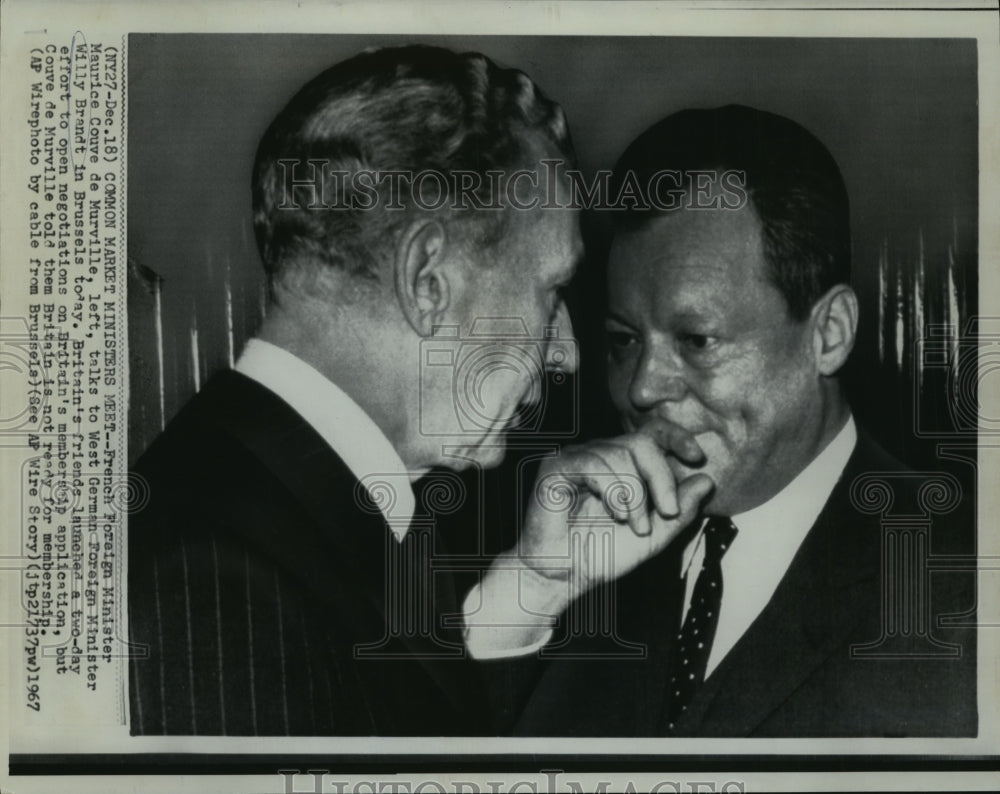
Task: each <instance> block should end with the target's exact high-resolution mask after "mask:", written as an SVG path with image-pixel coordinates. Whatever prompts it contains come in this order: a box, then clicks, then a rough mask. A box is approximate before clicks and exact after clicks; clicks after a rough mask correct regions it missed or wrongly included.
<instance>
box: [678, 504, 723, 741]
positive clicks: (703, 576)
mask: <svg viewBox="0 0 1000 794" xmlns="http://www.w3.org/2000/svg"><path fill="white" fill-rule="evenodd" d="M736 531H737V530H736V526H735V525H734V524H733V522H732V521H730V520H729V519H728V518H717V517H712V518H709V519H708V522H707V523H706V524H705V529H704V543H705V560H704V562H703V563H702V566H701V571H700V572H699V573H698V579H697V581H696V582H695V584H694V590H693V591H692V593H691V604H690V606H689V607H688V612H687V617H686V618H685V619H684V625H683V626H682V627H681V632H680V634H678V635H677V643H678V646H677V655H676V657H675V658H674V669H673V672H672V673H671V677H670V692H669V702H668V707H667V715H668V716H667V722H668V728H669V730H673V729H674V725H675V724H676V723H677V721H678V720H679V719H680V717H681V715H682V714H684V712H685V711H687V707H688V704H689V703H690V702H691V698H693V697H694V693H695V692H696V691H697V689H698V687H699V686H701V684H702V682H703V681H704V680H705V668H706V667H707V666H708V656H709V653H711V651H712V640H713V639H714V638H715V627H716V626H717V625H718V622H719V606H720V605H721V604H722V555H723V554H725V553H726V549H728V548H729V546H730V544H731V543H732V542H733V538H735V537H736ZM688 575H689V576H690V574H688Z"/></svg>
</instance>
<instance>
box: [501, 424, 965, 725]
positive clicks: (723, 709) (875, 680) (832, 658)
mask: <svg viewBox="0 0 1000 794" xmlns="http://www.w3.org/2000/svg"><path fill="white" fill-rule="evenodd" d="M876 472H878V473H882V475H880V477H881V478H882V479H885V480H886V481H887V482H889V483H890V484H891V488H892V491H893V493H894V499H895V501H894V504H893V505H892V506H891V507H890V508H887V509H889V510H891V512H892V514H893V515H900V514H910V515H911V516H914V517H916V516H919V515H920V514H921V512H923V510H922V508H921V506H920V504H919V503H918V501H919V497H920V485H921V483H922V482H924V480H921V479H920V478H919V477H916V478H913V477H909V476H907V473H906V469H905V468H904V467H903V466H902V464H900V463H899V462H898V461H895V460H893V459H892V458H891V457H890V456H888V455H887V454H886V453H885V452H884V451H883V450H881V449H879V448H878V447H877V446H876V445H875V444H874V442H872V441H871V440H870V439H869V438H867V437H865V436H864V434H862V435H861V438H860V440H859V443H858V446H857V448H856V449H855V451H854V453H853V455H852V456H851V458H850V461H849V462H848V464H847V467H846V468H845V471H844V473H843V475H842V476H841V478H840V480H839V482H838V483H837V485H836V487H835V489H834V491H833V492H832V494H831V496H830V498H829V500H828V501H827V504H826V505H825V507H824V509H823V511H822V513H821V514H820V516H819V518H818V519H817V521H816V524H815V525H814V526H813V527H812V529H811V530H810V532H809V533H808V535H807V537H806V539H805V541H804V542H803V544H802V546H801V547H800V549H799V551H798V553H797V555H796V556H795V558H794V560H793V562H792V564H791V566H790V567H789V570H788V571H787V572H786V574H785V576H784V578H783V579H782V580H781V582H780V584H779V586H778V589H777V590H776V592H775V594H774V596H773V597H772V599H771V601H770V602H769V603H768V605H767V606H766V607H765V609H764V610H763V612H762V613H761V614H760V615H759V617H758V618H757V619H756V620H755V621H754V623H753V624H752V625H751V627H750V628H749V629H748V630H747V632H746V633H745V634H744V636H743V637H742V638H741V639H740V641H739V642H738V643H737V645H736V646H735V647H734V648H733V649H732V650H731V651H730V652H729V653H728V655H727V656H726V657H725V658H724V659H723V661H722V662H721V664H720V665H719V667H718V668H717V669H716V670H715V671H714V672H713V674H712V675H710V676H709V678H708V680H707V681H706V682H705V685H704V686H703V687H702V689H701V690H700V691H699V692H698V694H697V695H696V696H695V698H694V700H693V702H692V703H691V705H690V707H689V710H688V712H687V713H686V714H685V715H684V717H682V719H681V721H680V722H679V723H678V725H677V729H676V731H675V732H674V733H673V735H689V736H791V737H794V736H824V737H834V736H974V735H976V730H977V716H976V679H975V675H976V665H975V662H976V649H975V635H974V630H973V629H969V628H948V627H947V626H946V627H939V626H937V625H936V623H937V621H936V618H937V617H939V616H942V615H945V614H948V613H962V612H968V611H969V610H974V607H975V590H974V585H975V581H974V576H971V575H969V574H968V573H967V572H966V573H957V572H934V573H933V574H928V580H927V581H925V584H929V590H930V601H929V603H927V604H926V605H925V607H926V608H927V609H928V610H929V611H928V612H926V613H924V614H925V615H926V620H925V621H923V622H924V623H925V624H926V625H928V626H929V628H930V638H931V641H928V639H927V637H926V636H923V637H921V636H919V632H917V631H913V630H910V631H909V636H908V637H907V636H903V634H902V631H901V629H902V628H903V626H902V625H900V624H899V623H895V624H894V623H892V621H891V620H890V619H889V618H884V615H885V614H886V613H887V612H890V611H891V610H889V608H888V607H889V605H890V604H891V603H894V602H893V598H894V597H893V595H892V592H891V590H890V589H886V590H883V587H884V586H886V587H887V588H888V586H890V585H892V586H898V587H899V588H900V589H899V590H898V591H897V592H903V591H908V585H906V584H905V583H904V582H903V581H902V580H901V579H900V578H899V577H895V578H893V577H887V576H885V575H884V574H883V571H882V568H883V538H884V537H885V538H887V541H886V542H887V548H888V551H887V555H888V558H889V559H892V558H893V557H894V555H895V553H896V551H897V547H896V546H895V545H894V544H895V542H896V541H895V540H894V539H892V538H890V537H889V535H886V534H885V533H884V532H883V527H882V524H883V519H882V516H881V515H879V514H878V513H872V512H868V510H871V509H874V508H875V507H877V505H876V504H875V503H876V502H877V501H878V498H879V495H880V494H879V492H878V487H877V486H875V490H870V489H869V490H868V492H867V496H864V495H861V494H860V493H859V492H856V493H855V496H854V498H853V499H852V496H851V487H852V485H853V484H854V483H855V479H856V478H858V477H859V476H864V475H866V474H872V473H876ZM883 475H884V476H883ZM927 496H928V494H927V493H925V494H924V495H923V498H924V501H925V502H926V501H927ZM866 499H867V500H869V502H870V503H869V504H868V506H867V507H864V506H863V505H862V506H861V507H859V504H860V503H862V502H864V501H865V500H866ZM932 501H933V500H932ZM970 506H971V505H969V504H964V505H960V506H959V507H958V508H957V509H955V510H953V511H952V512H951V513H950V514H949V515H947V516H945V517H938V519H937V520H936V521H935V523H934V530H935V532H936V533H937V534H938V535H940V534H941V532H942V526H948V525H949V522H952V523H954V522H956V521H957V522H959V524H961V523H962V522H968V521H969V520H970V514H969V513H968V512H964V513H963V509H967V508H969V507H970ZM919 523H920V520H919V519H918V518H912V519H910V520H904V521H903V524H902V526H907V527H915V526H917V525H918V524H919ZM965 526H966V527H967V528H968V527H971V524H969V523H966V524H965ZM904 534H905V533H904ZM931 534H932V535H933V534H934V533H931ZM890 535H891V533H890ZM918 535H919V533H918ZM909 537H910V539H911V540H917V541H918V542H921V541H919V540H918V536H917V535H913V534H910V535H909ZM924 537H925V539H926V536H924ZM968 540H969V542H970V546H969V547H968V551H971V535H970V537H969V538H968ZM902 542H903V543H904V544H906V543H909V541H906V540H904V541H902ZM675 546H677V547H682V546H683V542H681V543H677V544H675ZM902 548H904V549H905V548H907V547H906V546H905V545H904V546H903V547H902ZM924 551H926V549H924ZM931 551H933V549H931ZM912 552H913V549H912V548H911V549H910V552H908V553H912ZM762 562H765V561H762ZM907 568H908V566H907V565H903V566H902V567H901V570H905V569H907ZM679 570H680V566H679V557H678V552H677V550H676V549H674V550H668V553H665V554H663V555H660V556H659V557H657V558H655V559H654V560H651V561H650V562H648V563H645V564H644V565H642V566H640V567H639V568H638V569H637V570H636V571H634V572H633V573H632V574H630V575H629V576H628V577H626V578H624V579H623V580H621V581H620V582H619V583H618V584H617V585H616V586H614V587H611V588H606V589H605V590H604V591H603V592H601V593H598V594H594V595H593V597H592V598H591V599H590V603H589V605H588V604H586V603H584V604H582V605H578V606H577V607H576V609H578V610H583V611H585V612H586V611H587V610H589V613H588V614H595V609H596V608H597V607H599V606H600V605H601V604H602V603H603V604H604V605H608V604H611V606H612V608H613V611H614V614H616V615H617V622H616V623H615V624H614V632H613V636H608V635H609V633H611V632H609V631H607V630H605V631H603V632H601V631H596V632H592V636H590V637H583V636H580V635H581V632H579V631H578V632H577V634H576V636H574V637H572V638H571V639H570V640H569V641H568V642H567V643H566V644H564V645H561V643H559V642H557V643H556V646H557V647H556V649H555V650H551V649H550V653H553V654H554V656H555V658H553V659H552V660H551V661H549V662H547V663H545V669H544V672H543V673H542V675H541V682H540V683H539V684H538V685H537V686H534V691H533V693H532V694H531V696H530V698H529V699H528V705H527V707H526V709H525V710H524V711H523V713H522V714H521V715H520V719H519V720H518V721H517V725H516V732H517V733H519V734H523V735H552V734H555V735H599V736H608V735H622V736H632V735H667V734H668V732H667V730H666V724H665V719H664V712H665V708H664V706H665V702H666V701H665V695H666V692H665V683H666V679H667V677H668V671H669V670H670V665H671V654H672V652H673V650H674V649H673V646H672V644H671V638H673V637H675V636H676V634H677V632H678V630H679V624H680V607H681V602H682V598H683V586H682V583H681V580H680V578H679ZM884 604H885V605H884ZM895 614H899V613H895ZM579 617H580V616H579V615H578V625H584V622H583V621H580V620H579ZM972 620H974V615H971V614H970V615H968V616H967V617H966V618H965V619H964V621H965V622H966V624H968V623H969V622H971V621H972ZM919 623H920V621H917V624H915V625H919ZM591 625H593V623H592V624H591ZM602 634H603V635H604V636H601V635H602ZM883 635H885V637H884V640H883V641H882V642H881V643H879V641H880V638H883ZM935 642H937V643H954V644H956V645H957V651H958V652H960V654H961V655H960V656H959V657H956V656H949V655H935V654H940V653H942V652H943V653H944V654H947V653H949V651H948V650H946V649H944V648H942V647H939V646H938V645H935V644H934V643H935ZM627 643H633V646H632V647H630V646H629V645H628V644H627ZM636 643H638V647H640V648H643V647H644V650H643V651H642V652H643V653H644V655H643V656H641V657H637V656H636V655H635V653H636V647H634V644H636ZM866 644H867V645H869V649H868V651H866V650H865V649H864V648H861V647H860V646H864V645H866ZM560 645H561V647H560ZM875 646H877V647H875ZM852 648H853V651H852ZM873 652H875V653H873ZM866 653H867V655H866ZM887 653H895V654H896V655H897V658H892V657H891V656H886V655H885V654H887ZM600 654H604V655H605V656H604V658H601V657H600ZM629 654H632V655H631V656H629ZM877 654H882V655H877ZM900 654H904V655H902V656H900ZM914 654H918V655H914ZM588 655H589V658H587V657H588ZM615 655H617V657H618V658H612V657H614V656H615ZM920 655H924V656H925V657H926V658H921V656H920ZM560 656H561V657H562V658H559V657H560ZM573 657H576V658H573ZM528 689H529V690H530V687H528ZM515 703H517V705H518V707H519V705H520V704H519V703H518V701H517V697H516V696H514V697H512V698H511V700H510V701H509V702H508V704H507V708H508V709H509V710H510V715H509V716H510V717H511V719H514V718H515V717H516V716H517V713H516V712H517V708H515V707H514V705H513V704H515Z"/></svg>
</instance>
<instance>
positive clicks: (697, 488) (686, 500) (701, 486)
mask: <svg viewBox="0 0 1000 794" xmlns="http://www.w3.org/2000/svg"><path fill="white" fill-rule="evenodd" d="M714 490H715V483H714V482H713V481H712V478H711V477H709V476H708V475H707V474H702V473H698V474H692V475H691V476H690V477H688V478H687V479H686V480H684V481H682V482H681V483H680V484H679V485H678V486H677V505H678V507H679V508H680V515H679V516H678V517H677V519H676V520H677V521H678V522H679V523H680V524H681V525H682V526H687V525H688V524H689V523H691V521H692V520H694V517H695V516H696V515H697V514H698V511H699V510H701V506H702V504H703V503H704V502H705V500H706V499H707V498H708V496H709V494H711V493H712V491H714Z"/></svg>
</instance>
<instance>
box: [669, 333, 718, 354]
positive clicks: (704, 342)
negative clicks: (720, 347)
mask: <svg viewBox="0 0 1000 794" xmlns="http://www.w3.org/2000/svg"><path fill="white" fill-rule="evenodd" d="M678 339H679V340H680V342H681V344H682V345H683V346H684V347H685V348H687V349H688V350H694V351H696V352H701V351H703V350H708V349H709V348H711V347H713V346H714V345H715V343H716V342H717V341H718V340H717V339H716V338H715V337H714V336H708V335H707V334H680V335H679V336H678Z"/></svg>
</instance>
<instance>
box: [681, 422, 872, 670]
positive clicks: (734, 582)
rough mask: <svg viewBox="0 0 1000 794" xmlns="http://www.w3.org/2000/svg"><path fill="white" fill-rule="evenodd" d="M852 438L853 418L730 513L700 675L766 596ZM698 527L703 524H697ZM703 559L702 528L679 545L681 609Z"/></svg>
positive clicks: (741, 630)
mask: <svg viewBox="0 0 1000 794" xmlns="http://www.w3.org/2000/svg"><path fill="white" fill-rule="evenodd" d="M857 439H858V431H857V426H856V425H855V424H854V418H853V417H852V416H848V419H847V422H846V423H845V424H844V426H843V427H842V428H841V429H840V431H839V432H838V433H837V435H836V436H834V438H833V440H832V441H831V442H830V443H829V444H827V445H826V447H825V448H824V449H823V450H822V452H820V453H819V455H817V456H816V457H815V458H813V460H812V461H811V462H810V463H809V465H807V466H806V467H805V468H804V469H803V470H802V471H801V472H799V473H798V475H796V477H795V478H794V479H793V480H792V481H791V482H790V483H788V485H786V486H785V487H784V488H782V489H781V491H779V492H778V493H777V494H775V495H774V496H773V497H771V498H770V499H769V500H768V501H766V502H764V504H762V505H759V506H758V507H755V508H753V509H751V510H747V511H746V512H744V513H739V514H737V515H734V516H732V521H733V523H734V524H735V525H736V528H737V529H738V530H739V533H738V534H737V536H736V538H735V540H733V543H732V544H731V546H730V547H729V549H728V551H727V552H726V555H725V556H724V557H723V558H722V580H723V596H722V606H721V607H720V609H719V622H718V627H717V629H716V635H715V640H714V641H713V643H712V651H711V654H710V656H709V661H708V669H707V670H706V675H708V674H709V673H711V671H712V670H713V669H715V667H716V666H718V664H719V662H721V661H722V659H723V658H724V657H725V655H726V654H727V653H728V652H729V651H730V650H731V649H732V647H733V646H734V645H735V644H736V643H737V642H738V641H739V639H740V637H742V636H743V634H744V632H745V631H746V630H747V629H748V628H749V627H750V624H751V623H753V621H754V620H756V618H757V616H758V615H759V614H760V613H761V612H762V611H763V609H764V607H765V606H767V603H768V602H769V601H770V600H771V596H773V595H774V591H775V590H777V588H778V583H779V582H780V581H781V579H782V578H783V577H784V575H785V573H786V571H787V570H788V567H789V566H790V565H791V563H792V558H793V557H795V554H796V552H798V550H799V547H800V546H801V545H802V541H803V540H805V537H806V535H808V534H809V530H810V529H812V527H813V524H815V523H816V519H817V518H819V514H820V513H821V512H822V510H823V507H824V506H825V505H826V502H827V500H828V499H829V498H830V494H831V493H832V492H833V489H834V486H835V485H836V484H837V481H838V480H839V479H840V476H841V474H843V471H844V468H845V467H846V466H847V461H848V459H849V458H850V457H851V453H852V452H853V450H854V447H855V444H856V443H857ZM702 529H704V527H702ZM703 559H704V544H703V542H702V532H701V531H699V532H698V534H697V535H696V536H695V537H694V538H693V539H692V540H691V541H690V542H689V543H688V545H687V547H686V548H685V550H684V555H683V560H682V565H683V567H682V569H681V570H682V571H685V572H686V571H688V570H690V571H691V572H692V574H693V575H692V576H688V577H687V582H686V583H685V591H686V597H685V613H686V610H687V606H688V602H689V600H690V597H691V592H692V590H693V587H694V579H695V578H697V571H698V570H700V568H701V562H702V560H703Z"/></svg>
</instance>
